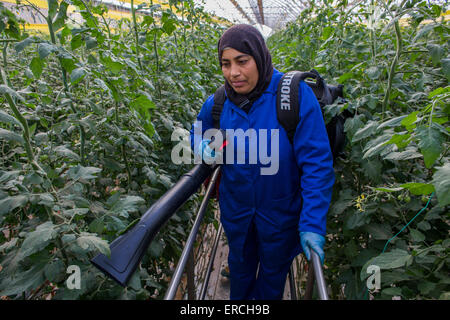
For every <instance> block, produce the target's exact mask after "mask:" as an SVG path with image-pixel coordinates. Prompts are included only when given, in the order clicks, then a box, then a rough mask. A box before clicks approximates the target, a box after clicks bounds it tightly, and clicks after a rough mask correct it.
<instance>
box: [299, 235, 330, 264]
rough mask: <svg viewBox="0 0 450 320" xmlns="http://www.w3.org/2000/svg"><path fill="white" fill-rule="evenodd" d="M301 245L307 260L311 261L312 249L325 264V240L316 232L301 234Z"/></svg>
mask: <svg viewBox="0 0 450 320" xmlns="http://www.w3.org/2000/svg"><path fill="white" fill-rule="evenodd" d="M300 243H301V244H302V248H303V252H304V253H305V255H306V259H308V260H311V251H310V249H313V250H314V251H315V252H316V253H317V254H318V255H319V258H320V262H321V263H322V264H323V260H324V259H325V253H324V252H323V245H324V244H325V238H324V237H323V236H321V235H320V234H318V233H315V232H300Z"/></svg>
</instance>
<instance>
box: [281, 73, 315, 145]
mask: <svg viewBox="0 0 450 320" xmlns="http://www.w3.org/2000/svg"><path fill="white" fill-rule="evenodd" d="M308 77H315V75H314V74H313V73H311V72H300V71H290V72H287V73H285V74H284V75H283V76H282V77H281V80H280V82H279V83H278V90H277V119H278V122H279V123H280V124H281V126H282V127H283V128H284V129H285V130H286V133H287V136H288V138H289V141H290V142H291V144H292V143H293V141H294V134H295V130H296V129H297V124H298V122H299V121H300V118H299V111H300V110H299V101H300V100H299V96H298V87H299V85H300V81H301V80H305V79H306V78H308Z"/></svg>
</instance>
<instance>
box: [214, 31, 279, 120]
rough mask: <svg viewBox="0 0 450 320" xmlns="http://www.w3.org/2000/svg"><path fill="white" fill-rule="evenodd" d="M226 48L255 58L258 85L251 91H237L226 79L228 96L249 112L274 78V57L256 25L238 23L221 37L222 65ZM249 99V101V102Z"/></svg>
mask: <svg viewBox="0 0 450 320" xmlns="http://www.w3.org/2000/svg"><path fill="white" fill-rule="evenodd" d="M225 48H233V49H235V50H237V51H240V52H242V53H246V54H248V55H251V56H252V57H253V59H255V62H256V66H257V68H258V73H259V78H258V82H257V84H256V87H255V88H254V89H253V90H252V91H251V92H250V93H248V94H246V95H242V94H239V93H237V92H236V91H234V89H233V88H232V87H231V85H230V84H229V83H228V81H226V80H225V90H226V92H227V97H228V98H229V99H230V100H231V101H232V102H233V103H234V104H235V105H237V106H240V107H242V108H243V109H244V110H245V112H247V113H248V111H249V110H250V107H251V106H252V103H253V102H254V101H256V99H258V98H259V97H260V96H261V95H262V94H263V92H264V90H266V88H267V87H268V86H269V84H270V81H271V80H272V73H273V65H272V57H271V56H270V53H269V50H268V49H267V46H266V43H265V41H264V38H263V36H262V34H261V33H260V32H259V31H258V30H257V29H256V28H255V27H253V26H251V25H248V24H238V25H235V26H233V27H231V28H229V29H228V30H227V31H225V33H224V34H223V35H222V37H221V38H220V39H219V43H218V51H219V63H220V66H222V53H223V49H225ZM247 100H248V102H249V103H247Z"/></svg>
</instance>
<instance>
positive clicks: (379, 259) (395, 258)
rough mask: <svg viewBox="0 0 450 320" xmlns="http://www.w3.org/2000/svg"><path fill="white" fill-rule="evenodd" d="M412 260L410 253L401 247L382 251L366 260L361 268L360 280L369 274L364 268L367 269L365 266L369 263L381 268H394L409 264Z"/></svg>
mask: <svg viewBox="0 0 450 320" xmlns="http://www.w3.org/2000/svg"><path fill="white" fill-rule="evenodd" d="M412 261H413V257H412V255H410V254H409V253H408V251H405V250H402V249H393V250H392V251H390V252H384V253H382V254H380V255H378V256H376V257H374V258H372V259H370V260H369V261H367V262H366V264H365V265H364V266H363V267H362V269H361V270H362V272H361V280H364V279H365V278H367V277H368V276H369V274H368V273H366V272H365V270H367V267H368V266H370V265H376V266H378V267H380V269H382V270H383V269H396V268H400V267H403V266H405V265H409V264H411V263H412Z"/></svg>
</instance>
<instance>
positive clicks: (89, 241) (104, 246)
mask: <svg viewBox="0 0 450 320" xmlns="http://www.w3.org/2000/svg"><path fill="white" fill-rule="evenodd" d="M77 244H78V245H79V246H80V247H81V248H82V249H84V250H87V251H89V252H90V251H96V250H98V251H100V252H101V253H103V254H104V255H105V256H107V257H111V250H110V249H109V244H108V241H106V240H103V239H101V238H99V237H97V236H96V235H95V234H93V233H88V232H82V233H81V236H80V237H78V238H77Z"/></svg>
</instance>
